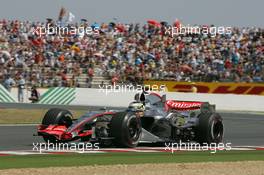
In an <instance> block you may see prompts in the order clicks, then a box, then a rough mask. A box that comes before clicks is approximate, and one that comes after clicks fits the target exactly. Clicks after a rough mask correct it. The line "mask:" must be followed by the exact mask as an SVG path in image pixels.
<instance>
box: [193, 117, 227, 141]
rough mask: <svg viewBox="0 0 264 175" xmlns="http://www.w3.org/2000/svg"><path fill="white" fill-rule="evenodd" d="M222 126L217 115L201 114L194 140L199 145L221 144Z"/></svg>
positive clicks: (220, 118) (220, 119)
mask: <svg viewBox="0 0 264 175" xmlns="http://www.w3.org/2000/svg"><path fill="white" fill-rule="evenodd" d="M223 135H224V125H223V119H222V117H221V116H220V115H219V114H217V113H201V114H200V116H199V124H198V126H197V128H196V140H197V142H198V143H200V144H201V145H203V144H211V143H216V144H218V143H221V142H222V141H223Z"/></svg>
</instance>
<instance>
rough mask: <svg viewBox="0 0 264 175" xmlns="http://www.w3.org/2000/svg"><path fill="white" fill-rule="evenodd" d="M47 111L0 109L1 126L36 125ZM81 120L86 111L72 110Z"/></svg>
mask: <svg viewBox="0 0 264 175" xmlns="http://www.w3.org/2000/svg"><path fill="white" fill-rule="evenodd" d="M47 111H48V110H47V109H0V124H35V123H41V121H42V118H43V116H44V115H45V113H46V112H47ZM71 112H72V114H73V116H75V118H79V117H80V116H81V115H82V114H84V113H85V112H87V111H86V110H71Z"/></svg>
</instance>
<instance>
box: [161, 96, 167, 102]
mask: <svg viewBox="0 0 264 175" xmlns="http://www.w3.org/2000/svg"><path fill="white" fill-rule="evenodd" d="M166 100H167V98H166V94H164V95H162V97H161V102H162V103H165V102H166Z"/></svg>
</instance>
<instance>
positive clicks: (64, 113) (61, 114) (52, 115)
mask: <svg viewBox="0 0 264 175" xmlns="http://www.w3.org/2000/svg"><path fill="white" fill-rule="evenodd" d="M72 119H73V117H72V114H71V112H70V111H68V110H66V109H59V108H52V109H49V110H48V111H47V112H46V114H45V115H44V118H43V119H42V125H45V126H48V125H65V126H66V127H69V126H71V125H72ZM43 139H44V140H45V141H46V142H48V141H49V142H51V143H54V142H57V141H58V140H57V139H56V137H54V136H51V135H44V136H43Z"/></svg>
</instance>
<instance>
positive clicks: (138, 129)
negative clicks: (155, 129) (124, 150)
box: [110, 112, 142, 148]
mask: <svg viewBox="0 0 264 175" xmlns="http://www.w3.org/2000/svg"><path fill="white" fill-rule="evenodd" d="M141 134H142V126H141V121H140V118H139V117H137V116H136V115H135V114H134V113H132V112H129V113H127V112H120V113H116V114H115V115H114V116H113V118H112V120H111V122H110V136H112V137H114V138H115V139H114V144H115V145H116V146H121V147H129V148H134V147H136V146H137V145H138V143H139V141H140V138H141Z"/></svg>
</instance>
